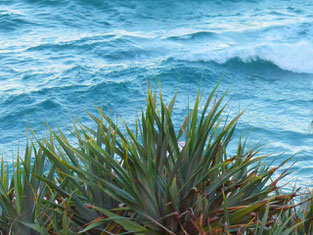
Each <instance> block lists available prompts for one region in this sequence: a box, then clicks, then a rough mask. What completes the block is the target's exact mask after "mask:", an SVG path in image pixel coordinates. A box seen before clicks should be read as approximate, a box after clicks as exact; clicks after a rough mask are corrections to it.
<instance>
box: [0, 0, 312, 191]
mask: <svg viewBox="0 0 313 235" xmlns="http://www.w3.org/2000/svg"><path fill="white" fill-rule="evenodd" d="M312 12H313V3H312V2H311V1H309V0H307V1H305V0H301V1H283V0H277V1H269V0H264V1H230V0H229V1H225V0H221V1H217V0H215V1H209V0H207V1H204V0H198V1H195V0H180V1H165V0H159V1H139V0H136V1H135V0H133V1H100V0H62V1H61V0H12V1H0V133H1V135H0V146H1V147H3V153H4V154H5V156H6V158H7V159H9V160H10V159H11V158H10V157H11V156H13V155H14V154H13V153H14V151H15V150H16V149H17V147H18V146H19V147H20V149H22V148H23V143H24V141H25V138H24V129H25V127H28V126H31V127H32V128H34V129H35V130H36V132H37V133H42V132H43V131H44V130H45V126H44V124H43V120H46V121H47V122H48V123H51V124H57V125H59V126H63V127H64V126H69V125H70V123H71V118H72V117H73V114H75V115H76V116H77V117H78V118H79V119H80V120H81V121H83V122H86V123H88V118H87V115H86V114H85V112H84V110H85V109H86V110H88V111H93V110H94V108H93V107H92V105H91V103H94V104H96V105H100V104H102V105H103V108H104V110H105V111H106V112H111V113H112V114H113V115H116V116H123V117H124V118H125V119H126V120H128V122H130V123H132V120H133V118H132V117H133V114H134V107H135V106H136V108H137V109H139V108H140V107H142V106H143V104H144V101H145V98H144V97H145V91H146V89H145V88H146V80H148V81H150V82H151V83H153V82H154V80H155V77H156V78H157V79H158V80H160V81H162V90H163V93H164V94H165V96H167V97H170V96H171V95H173V94H174V92H175V91H176V90H177V89H178V91H179V97H178V98H179V99H178V102H177V106H176V107H177V112H176V114H175V116H174V117H175V120H176V122H177V123H179V121H180V120H181V119H182V117H183V114H184V112H185V111H186V107H187V106H186V102H187V97H188V96H189V97H190V100H191V101H192V100H193V98H194V95H195V93H196V91H197V89H198V87H199V84H200V80H201V77H203V82H202V86H201V89H202V92H203V93H202V94H203V96H204V97H205V96H206V95H207V94H209V92H210V90H211V89H212V87H213V86H214V85H215V84H216V82H217V81H218V80H219V79H220V77H221V76H222V75H223V74H224V73H225V78H224V79H223V80H222V84H221V86H220V90H221V91H223V90H224V89H225V88H226V87H228V86H229V85H231V88H230V91H229V93H228V99H230V100H231V101H230V105H231V107H232V108H231V112H230V114H231V115H234V114H236V113H238V112H239V110H242V109H243V108H245V107H249V108H248V110H247V111H246V113H245V115H244V116H243V118H242V119H241V122H240V125H239V129H238V135H239V133H243V132H250V139H251V141H252V142H256V141H257V140H260V139H262V138H265V140H264V141H263V142H270V144H269V148H268V149H269V152H274V153H280V152H283V151H286V153H285V154H284V155H283V158H286V157H288V156H290V155H292V154H295V153H298V154H297V156H296V157H295V160H297V164H296V166H295V167H294V169H295V170H297V171H296V173H295V174H293V175H294V176H297V177H298V178H299V179H300V180H301V181H300V183H305V184H306V185H308V183H309V182H311V179H312V178H313V169H312V168H313V136H312V135H311V126H310V125H311V121H312V120H313V93H312V88H313V40H312V39H313V13H312ZM283 158H282V159H283Z"/></svg>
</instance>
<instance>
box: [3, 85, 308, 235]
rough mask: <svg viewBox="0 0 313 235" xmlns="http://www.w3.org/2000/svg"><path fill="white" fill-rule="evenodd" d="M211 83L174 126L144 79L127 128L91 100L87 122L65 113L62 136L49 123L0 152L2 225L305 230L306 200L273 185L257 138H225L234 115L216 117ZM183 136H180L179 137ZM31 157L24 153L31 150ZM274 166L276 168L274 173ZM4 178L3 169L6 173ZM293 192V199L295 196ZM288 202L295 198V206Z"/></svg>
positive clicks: (116, 230)
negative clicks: (16, 151)
mask: <svg viewBox="0 0 313 235" xmlns="http://www.w3.org/2000/svg"><path fill="white" fill-rule="evenodd" d="M216 89H217V87H215V88H214V89H213V91H212V93H211V94H210V95H209V97H208V99H207V100H206V102H205V104H204V106H203V107H201V110H200V92H198V95H197V97H196V101H195V104H194V107H193V109H192V110H191V111H188V112H187V113H186V117H185V119H184V121H183V123H182V124H181V126H180V128H179V130H175V128H174V124H173V120H172V118H171V114H172V112H173V111H174V105H175V99H176V95H175V96H174V97H173V99H172V100H171V101H170V102H169V104H168V105H167V104H166V103H165V101H164V100H163V97H162V93H161V91H160V92H159V93H157V92H152V91H151V89H149V88H148V94H147V106H146V110H145V111H142V114H141V117H140V118H139V117H137V118H136V125H135V128H134V130H132V129H131V128H130V127H129V126H128V125H127V124H126V123H124V125H123V128H122V129H121V128H120V127H118V125H117V123H115V122H114V121H113V120H112V119H111V118H110V117H109V116H107V115H106V114H105V113H104V112H103V111H102V110H101V109H98V111H99V117H96V116H94V115H92V114H90V117H91V118H92V119H93V120H94V121H95V124H96V126H97V128H95V129H92V128H89V127H86V126H84V125H82V124H81V123H79V122H76V123H74V125H73V131H72V134H73V136H74V137H75V138H76V140H77V141H76V143H73V142H70V141H69V140H68V139H67V138H66V136H65V135H64V134H63V133H62V131H61V130H58V131H54V130H51V129H50V134H49V136H48V137H47V138H45V139H43V140H41V139H36V137H35V139H36V145H38V146H39V147H38V149H37V148H36V147H35V145H34V144H33V143H31V144H30V145H28V146H29V147H27V148H26V150H25V157H24V159H23V160H22V158H20V157H19V156H18V157H17V160H16V163H15V164H14V166H13V170H12V172H10V171H9V169H8V167H7V169H5V166H4V162H3V160H2V169H1V183H0V208H1V211H0V216H1V217H0V231H1V232H2V233H3V234H21V231H23V234H122V233H123V234H124V233H128V234H310V233H312V231H313V229H312V218H313V217H312V216H313V204H311V197H310V196H307V197H306V198H304V199H303V200H301V202H300V203H299V202H298V204H296V203H295V200H294V198H295V197H297V196H298V195H299V193H298V192H297V191H294V192H292V193H289V194H283V193H281V192H280V190H279V187H278V183H279V182H280V180H281V179H282V178H284V177H285V176H286V175H288V174H289V172H288V171H283V172H282V173H281V174H280V175H278V176H277V177H276V178H274V174H275V173H277V171H278V169H280V168H281V167H282V166H283V165H284V164H286V162H287V161H288V160H286V161H284V162H283V163H282V164H280V165H279V166H277V167H271V166H267V165H265V164H264V163H263V162H264V161H263V159H264V158H266V157H267V156H264V155H261V153H260V148H259V147H258V146H256V147H253V148H252V149H246V141H241V140H240V139H239V141H238V147H237V152H236V154H233V155H231V154H230V153H229V151H228V146H229V143H230V142H231V141H234V140H233V139H234V132H235V129H236V125H237V123H238V119H239V118H240V116H241V115H242V113H240V114H239V115H238V116H236V117H235V118H233V119H232V120H229V121H228V120H227V118H226V117H225V109H226V107H227V104H224V103H223V99H224V97H225V95H223V96H222V97H221V98H217V97H216V95H215V93H216ZM182 143H184V144H182ZM31 157H33V161H32V160H31ZM276 175H277V174H276ZM9 178H10V179H9ZM298 201H299V200H298ZM295 208H302V210H301V212H299V210H298V211H296V210H295Z"/></svg>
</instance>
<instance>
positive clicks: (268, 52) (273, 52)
mask: <svg viewBox="0 0 313 235" xmlns="http://www.w3.org/2000/svg"><path fill="white" fill-rule="evenodd" d="M234 58H239V59H240V60H241V61H243V62H245V63H249V62H253V61H258V60H264V61H269V62H271V63H273V64H275V65H277V66H278V67H280V68H281V69H283V70H287V71H291V72H294V73H310V74H313V44H312V43H309V42H307V41H302V42H299V43H296V44H287V43H286V44H272V45H261V46H256V47H248V46H247V47H237V48H232V49H231V48H227V50H225V51H212V50H205V49H203V48H202V50H198V51H195V52H193V53H191V54H188V55H185V56H179V60H187V61H215V62H217V63H220V64H224V63H226V62H227V61H229V60H231V59H234ZM175 59H178V58H175Z"/></svg>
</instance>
